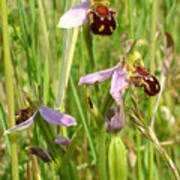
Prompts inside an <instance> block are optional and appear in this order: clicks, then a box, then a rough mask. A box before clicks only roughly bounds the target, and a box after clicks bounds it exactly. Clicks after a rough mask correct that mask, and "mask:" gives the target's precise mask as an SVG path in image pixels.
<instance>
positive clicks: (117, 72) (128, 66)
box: [79, 61, 160, 132]
mask: <svg viewBox="0 0 180 180" xmlns="http://www.w3.org/2000/svg"><path fill="white" fill-rule="evenodd" d="M111 77H112V80H111V88H110V94H111V96H112V97H113V99H114V100H115V101H116V103H117V104H118V108H117V112H116V113H115V115H114V116H111V119H110V121H108V120H106V127H107V130H108V131H111V132H117V131H118V130H120V129H121V128H122V127H124V125H125V116H124V112H122V110H121V107H120V106H121V101H122V96H123V94H124V92H125V90H126V89H127V88H128V87H129V85H130V84H134V86H136V87H143V88H144V92H145V93H147V94H148V95H149V96H155V95H156V94H157V93H158V92H159V91H160V84H159V82H158V80H157V79H156V77H155V76H153V75H151V74H149V73H148V72H147V71H146V69H145V68H144V66H143V65H142V64H140V63H139V62H137V61H135V62H133V63H125V62H124V61H123V62H122V63H118V64H117V65H116V66H114V67H112V68H109V69H106V70H102V71H99V72H95V73H92V74H88V75H86V76H83V77H81V78H80V81H79V85H83V84H85V85H93V84H98V83H100V82H103V81H105V80H107V79H109V78H111Z"/></svg>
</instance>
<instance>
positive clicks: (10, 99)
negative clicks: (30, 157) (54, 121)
mask: <svg viewBox="0 0 180 180" xmlns="http://www.w3.org/2000/svg"><path fill="white" fill-rule="evenodd" d="M7 12H8V11H7V7H6V0H1V18H2V33H3V48H4V69H5V87H6V100H7V106H8V120H9V127H10V128H11V127H13V126H14V125H15V117H14V86H13V68H12V62H11V55H10V47H9V38H8V20H7ZM10 145H11V164H12V169H11V170H12V179H13V180H18V179H19V171H18V157H17V148H16V147H17V141H16V134H15V133H14V134H10Z"/></svg>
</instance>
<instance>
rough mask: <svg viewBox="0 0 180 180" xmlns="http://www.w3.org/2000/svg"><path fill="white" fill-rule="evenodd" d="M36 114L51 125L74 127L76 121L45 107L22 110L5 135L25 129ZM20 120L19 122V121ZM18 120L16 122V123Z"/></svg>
mask: <svg viewBox="0 0 180 180" xmlns="http://www.w3.org/2000/svg"><path fill="white" fill-rule="evenodd" d="M37 113H40V116H41V117H42V118H43V119H44V120H45V121H47V122H48V123H51V124H56V125H59V126H73V125H76V121H75V119H74V117H72V116H70V115H67V114H62V113H60V112H58V111H54V110H52V109H51V108H48V107H46V106H43V105H42V106H40V107H39V108H36V109H32V108H31V107H30V108H26V109H22V110H20V111H19V112H18V114H16V123H17V125H16V126H15V127H13V128H10V129H8V130H6V131H5V134H9V133H11V132H14V131H20V130H23V129H25V128H28V127H29V126H30V125H31V124H33V122H34V121H35V119H36V115H37ZM20 119H21V121H20ZM17 120H18V121H17Z"/></svg>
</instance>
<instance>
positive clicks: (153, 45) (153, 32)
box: [149, 0, 158, 180]
mask: <svg viewBox="0 0 180 180" xmlns="http://www.w3.org/2000/svg"><path fill="white" fill-rule="evenodd" d="M157 7H158V0H153V1H152V12H151V14H152V16H151V29H150V38H151V39H150V51H149V65H150V72H151V73H152V74H153V73H154V71H155V52H156V42H155V41H156V21H157ZM149 111H150V115H151V117H152V114H153V99H150V105H149ZM149 146H150V147H149V148H150V149H149V150H150V151H149V180H152V179H153V168H154V167H153V164H154V159H153V157H154V150H153V144H152V143H150V144H149Z"/></svg>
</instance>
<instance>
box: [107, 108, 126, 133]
mask: <svg viewBox="0 0 180 180" xmlns="http://www.w3.org/2000/svg"><path fill="white" fill-rule="evenodd" d="M125 125H126V120H125V114H124V112H123V111H122V110H121V107H120V106H118V108H117V111H116V113H115V115H114V116H113V117H112V118H111V119H108V118H106V129H107V131H108V132H111V133H117V132H119V131H120V130H121V129H122V128H124V126H125Z"/></svg>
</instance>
